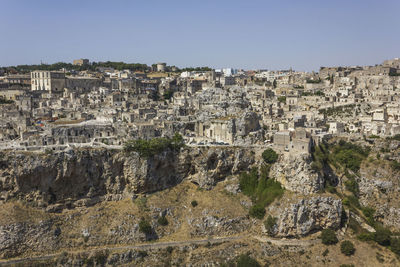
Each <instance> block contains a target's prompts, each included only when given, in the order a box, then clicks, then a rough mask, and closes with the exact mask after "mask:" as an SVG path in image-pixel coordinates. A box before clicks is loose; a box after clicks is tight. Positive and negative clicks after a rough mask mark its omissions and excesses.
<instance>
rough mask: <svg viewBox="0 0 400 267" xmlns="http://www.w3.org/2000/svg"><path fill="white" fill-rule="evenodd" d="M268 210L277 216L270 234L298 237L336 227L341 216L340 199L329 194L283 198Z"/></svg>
mask: <svg viewBox="0 0 400 267" xmlns="http://www.w3.org/2000/svg"><path fill="white" fill-rule="evenodd" d="M284 201H285V202H284V203H281V204H280V206H278V207H271V208H270V211H271V213H272V214H275V215H276V217H277V218H278V220H277V223H276V225H275V226H274V227H273V230H272V234H273V235H275V236H278V237H299V236H305V235H307V234H310V233H313V232H316V231H319V230H322V229H326V228H332V229H338V228H339V226H340V222H341V218H342V210H343V207H342V201H341V200H340V199H337V198H334V197H331V196H313V197H307V198H301V199H292V200H290V199H287V200H284Z"/></svg>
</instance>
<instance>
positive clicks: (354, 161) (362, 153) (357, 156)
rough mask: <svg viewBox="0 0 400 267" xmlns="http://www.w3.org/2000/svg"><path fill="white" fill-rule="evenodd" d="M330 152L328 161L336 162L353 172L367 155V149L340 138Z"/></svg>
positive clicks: (356, 170) (357, 169)
mask: <svg viewBox="0 0 400 267" xmlns="http://www.w3.org/2000/svg"><path fill="white" fill-rule="evenodd" d="M331 152H332V153H331V154H330V157H329V160H330V161H332V162H333V163H336V162H337V163H339V164H340V165H342V166H343V167H345V168H347V169H349V170H351V171H353V172H358V171H359V169H360V165H361V162H362V161H363V160H364V159H365V158H367V157H368V154H369V149H368V148H363V147H361V146H358V145H356V144H352V143H348V142H345V141H343V140H341V141H340V142H339V144H337V145H335V146H334V147H333V149H332V151H331Z"/></svg>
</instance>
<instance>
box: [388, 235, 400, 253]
mask: <svg viewBox="0 0 400 267" xmlns="http://www.w3.org/2000/svg"><path fill="white" fill-rule="evenodd" d="M390 250H391V251H393V252H394V253H396V254H397V255H399V256H400V238H392V239H391V240H390Z"/></svg>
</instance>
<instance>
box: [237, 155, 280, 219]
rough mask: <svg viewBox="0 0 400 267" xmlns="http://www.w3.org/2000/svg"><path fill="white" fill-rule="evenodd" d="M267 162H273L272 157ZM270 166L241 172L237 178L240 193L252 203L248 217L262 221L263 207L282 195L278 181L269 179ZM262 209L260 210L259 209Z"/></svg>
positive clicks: (266, 165)
mask: <svg viewBox="0 0 400 267" xmlns="http://www.w3.org/2000/svg"><path fill="white" fill-rule="evenodd" d="M268 161H274V156H272V158H271V157H268ZM270 168H271V165H270V164H264V165H263V166H261V168H260V174H259V173H258V170H257V168H253V169H251V170H250V172H243V173H241V175H240V177H239V187H240V189H241V191H242V192H243V193H244V194H245V195H247V196H249V197H250V198H251V200H252V202H253V207H252V208H251V209H250V215H251V216H253V217H256V218H259V219H262V218H263V217H264V215H265V209H264V208H265V207H266V206H268V205H270V204H271V203H272V202H273V201H274V200H275V199H276V198H279V197H281V196H282V195H283V192H284V189H283V188H282V186H281V184H280V183H279V182H278V181H275V180H273V179H269V170H270ZM261 208H262V209H261Z"/></svg>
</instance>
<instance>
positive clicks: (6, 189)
mask: <svg viewBox="0 0 400 267" xmlns="http://www.w3.org/2000/svg"><path fill="white" fill-rule="evenodd" d="M253 162H254V155H253V154H252V153H250V152H248V151H245V150H243V149H238V148H223V149H221V148H194V149H192V148H184V149H182V150H181V151H180V152H173V151H164V152H163V153H160V154H158V155H155V156H153V157H151V158H147V159H145V158H140V157H139V155H138V154H137V153H131V154H130V155H126V154H124V153H122V152H120V151H112V150H107V149H80V150H69V151H67V152H58V153H54V154H40V155H39V154H34V153H19V154H13V153H9V154H7V153H6V154H4V156H3V159H2V160H1V164H0V200H3V201H5V200H9V199H12V198H19V199H24V200H26V201H28V202H34V203H36V204H38V205H39V206H47V205H49V204H53V205H54V204H57V205H60V204H63V205H66V206H72V207H73V206H82V205H87V204H91V203H95V202H97V201H101V200H104V199H114V200H116V199H120V198H123V197H129V196H133V195H135V194H138V193H149V192H154V191H159V190H163V189H166V188H169V187H171V186H174V185H176V184H178V183H180V182H181V181H182V180H183V179H189V180H191V181H193V182H195V183H197V184H198V185H199V186H200V187H203V188H210V187H212V186H213V185H215V184H216V183H217V182H218V181H219V180H222V179H224V178H225V177H226V176H229V175H232V174H237V173H239V172H240V171H243V170H247V169H248V168H249V166H250V165H251V164H252V163H253Z"/></svg>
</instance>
